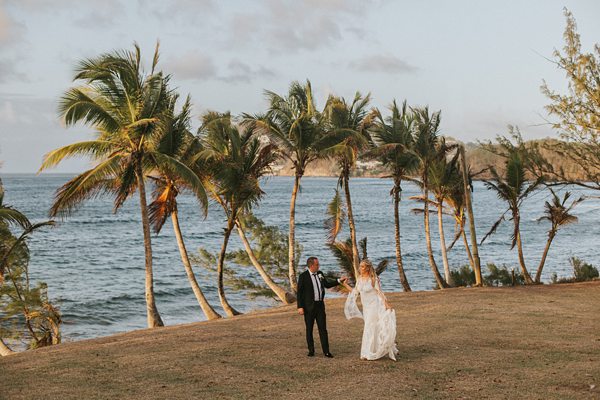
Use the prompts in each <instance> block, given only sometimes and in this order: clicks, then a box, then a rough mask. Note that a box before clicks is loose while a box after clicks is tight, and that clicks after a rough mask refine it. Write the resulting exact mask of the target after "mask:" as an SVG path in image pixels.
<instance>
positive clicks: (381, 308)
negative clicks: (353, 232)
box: [342, 259, 398, 361]
mask: <svg viewBox="0 0 600 400" xmlns="http://www.w3.org/2000/svg"><path fill="white" fill-rule="evenodd" d="M359 272H360V275H359V277H358V278H357V279H356V286H355V287H354V289H353V288H352V287H350V285H348V283H347V281H346V280H344V281H342V284H343V285H344V286H345V287H346V289H348V290H349V291H350V294H349V295H348V298H347V299H346V304H345V306H344V313H345V314H346V318H347V319H350V318H363V320H364V321H365V326H364V330H363V336H362V345H361V347H360V358H361V360H377V359H379V358H381V357H384V356H388V357H389V358H391V359H392V360H394V361H395V360H396V354H398V349H397V348H396V312H395V311H394V309H393V308H392V307H391V306H390V303H388V301H387V299H386V298H385V295H384V294H383V292H382V291H381V283H380V282H379V277H378V276H377V274H376V273H375V268H373V264H371V262H370V261H369V260H366V259H365V260H363V261H361V263H360V268H359ZM359 294H360V297H361V302H362V308H363V311H362V313H361V312H360V310H359V309H358V306H357V305H356V298H357V297H358V295H359Z"/></svg>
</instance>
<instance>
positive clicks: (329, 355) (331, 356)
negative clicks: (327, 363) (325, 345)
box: [325, 353, 333, 358]
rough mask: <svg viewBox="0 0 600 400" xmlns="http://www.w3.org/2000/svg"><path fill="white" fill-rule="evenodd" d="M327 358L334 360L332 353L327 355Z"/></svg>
mask: <svg viewBox="0 0 600 400" xmlns="http://www.w3.org/2000/svg"><path fill="white" fill-rule="evenodd" d="M325 357H327V358H333V354H331V353H325Z"/></svg>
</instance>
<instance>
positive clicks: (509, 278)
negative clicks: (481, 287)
mask: <svg viewBox="0 0 600 400" xmlns="http://www.w3.org/2000/svg"><path fill="white" fill-rule="evenodd" d="M487 269H488V270H489V271H490V273H489V274H487V275H485V276H484V277H483V280H484V281H485V284H486V285H488V286H514V285H523V284H525V279H524V278H523V274H521V272H520V271H519V270H518V269H515V268H512V269H511V270H510V271H509V270H508V267H507V266H506V265H502V267H498V266H496V264H493V263H488V264H487Z"/></svg>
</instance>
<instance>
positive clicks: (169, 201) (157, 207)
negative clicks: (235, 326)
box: [149, 95, 221, 320]
mask: <svg viewBox="0 0 600 400" xmlns="http://www.w3.org/2000/svg"><path fill="white" fill-rule="evenodd" d="M177 98H178V96H177V95H173V96H172V99H171V102H170V104H169V106H168V107H167V112H166V113H165V116H164V117H163V122H162V124H163V129H164V132H163V135H162V137H161V138H160V140H159V143H158V148H157V150H158V151H159V152H160V153H161V154H165V155H168V156H170V157H172V158H174V159H176V160H178V161H179V162H181V163H182V164H184V165H186V166H187V167H188V168H190V169H191V170H193V171H194V172H195V173H196V174H197V175H198V177H199V178H200V182H206V179H207V177H206V174H207V172H206V171H205V169H206V168H203V166H202V165H201V162H200V161H199V160H197V157H196V156H197V154H198V153H199V152H200V150H201V146H200V141H199V140H198V139H197V138H196V137H194V135H193V134H192V133H191V131H190V111H191V100H190V98H189V96H188V98H187V99H186V100H185V103H184V104H183V106H182V108H181V111H180V112H179V113H178V114H176V113H175V104H176V102H177ZM151 178H152V179H153V180H154V183H155V189H154V192H153V196H152V197H153V201H152V203H150V206H149V218H150V223H151V224H152V227H153V230H154V232H156V233H157V234H158V233H159V232H160V230H161V229H162V227H163V226H164V224H165V222H166V221H167V218H168V217H169V216H170V217H171V223H172V224H173V231H174V232H175V238H176V240H177V246H178V248H179V254H180V256H181V261H182V263H183V266H184V269H185V273H186V275H187V278H188V281H189V282H190V286H191V287H192V291H193V292H194V295H195V296H196V300H197V301H198V304H199V305H200V308H201V309H202V311H203V312H204V315H205V316H206V318H207V319H208V320H213V319H218V318H221V316H220V315H219V314H218V313H217V312H216V311H215V310H214V308H213V307H212V306H211V305H210V303H209V302H208V300H207V299H206V297H205V296H204V293H203V292H202V289H201V288H200V285H199V284H198V281H197V280H196V276H195V275H194V271H193V269H192V264H191V263H190V259H189V256H188V252H187V249H186V246H185V242H184V240H183V235H182V234H181V228H180V225H179V212H178V208H177V195H178V194H179V193H180V192H181V191H183V190H185V189H188V190H192V191H193V192H194V193H195V194H196V198H197V199H198V201H199V202H200V205H201V206H202V210H203V212H204V215H206V212H207V207H208V198H207V196H206V191H205V189H204V186H203V185H200V186H198V187H192V186H191V185H190V184H189V181H188V180H185V179H182V178H181V177H180V176H178V175H177V174H176V171H172V170H164V171H161V173H160V175H158V176H154V177H151Z"/></svg>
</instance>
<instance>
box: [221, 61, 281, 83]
mask: <svg viewBox="0 0 600 400" xmlns="http://www.w3.org/2000/svg"><path fill="white" fill-rule="evenodd" d="M228 67H229V68H228V69H229V71H228V72H229V74H228V75H227V76H224V77H221V78H219V79H220V80H222V81H224V82H244V83H250V82H252V81H253V80H254V79H256V78H273V77H275V76H277V74H276V73H275V72H274V71H273V70H271V69H268V68H266V67H264V66H262V65H259V66H257V67H256V68H253V67H252V66H250V65H248V64H246V63H244V62H242V61H240V60H232V61H231V62H230V63H229V66H228Z"/></svg>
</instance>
